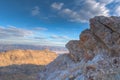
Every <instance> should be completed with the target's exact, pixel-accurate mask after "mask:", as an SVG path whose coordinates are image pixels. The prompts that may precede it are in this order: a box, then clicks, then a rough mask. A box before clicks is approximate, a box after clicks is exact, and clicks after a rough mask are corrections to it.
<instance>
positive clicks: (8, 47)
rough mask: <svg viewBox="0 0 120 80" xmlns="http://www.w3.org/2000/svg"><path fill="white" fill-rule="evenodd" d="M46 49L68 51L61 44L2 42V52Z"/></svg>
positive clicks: (58, 51) (59, 51)
mask: <svg viewBox="0 0 120 80" xmlns="http://www.w3.org/2000/svg"><path fill="white" fill-rule="evenodd" d="M16 49H22V50H28V49H30V50H45V49H49V50H50V51H54V52H57V53H63V52H67V49H66V48H65V47H60V46H43V45H22V44H0V52H4V51H9V50H16Z"/></svg>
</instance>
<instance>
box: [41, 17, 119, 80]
mask: <svg viewBox="0 0 120 80" xmlns="http://www.w3.org/2000/svg"><path fill="white" fill-rule="evenodd" d="M66 47H67V48H68V50H69V54H63V55H60V56H58V57H57V58H56V59H55V60H54V61H53V62H52V63H50V64H49V65H47V66H46V69H45V70H44V71H43V72H41V73H40V76H39V80H120V17H115V16H112V17H104V16H96V17H94V18H92V19H90V29H87V30H85V31H83V32H82V33H81V34H80V40H71V41H69V42H68V43H67V44H66Z"/></svg>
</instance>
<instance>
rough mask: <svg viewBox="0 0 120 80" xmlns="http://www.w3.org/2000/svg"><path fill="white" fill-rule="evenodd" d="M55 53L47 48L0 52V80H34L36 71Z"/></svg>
mask: <svg viewBox="0 0 120 80" xmlns="http://www.w3.org/2000/svg"><path fill="white" fill-rule="evenodd" d="M56 57H57V55H56V54H55V53H54V52H51V51H49V50H42V51H39V50H11V51H7V52H2V53H0V80H36V78H37V75H38V72H39V71H41V70H43V69H44V65H47V64H48V63H50V62H51V61H53V60H54V59H55V58H56Z"/></svg>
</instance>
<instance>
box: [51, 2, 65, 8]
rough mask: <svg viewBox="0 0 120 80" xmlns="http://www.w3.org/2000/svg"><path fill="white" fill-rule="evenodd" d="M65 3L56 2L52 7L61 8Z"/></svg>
mask: <svg viewBox="0 0 120 80" xmlns="http://www.w3.org/2000/svg"><path fill="white" fill-rule="evenodd" d="M63 5H64V3H56V2H54V3H53V4H52V5H51V7H52V8H53V9H56V10H61V9H62V7H63Z"/></svg>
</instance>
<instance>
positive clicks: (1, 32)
mask: <svg viewBox="0 0 120 80" xmlns="http://www.w3.org/2000/svg"><path fill="white" fill-rule="evenodd" d="M32 34H33V32H32V31H30V30H25V29H21V28H16V27H14V26H8V27H4V26H2V27H0V38H17V37H26V36H31V35H32Z"/></svg>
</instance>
